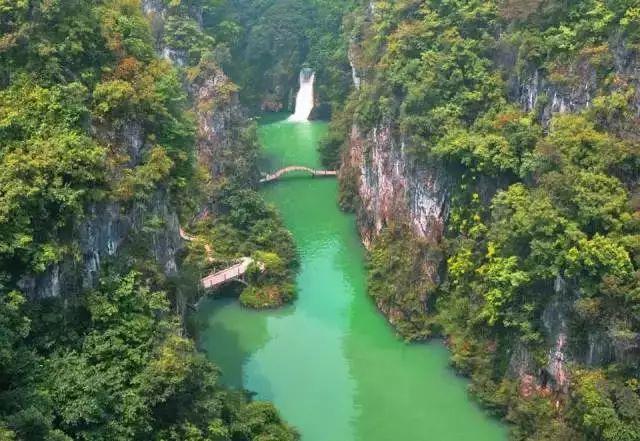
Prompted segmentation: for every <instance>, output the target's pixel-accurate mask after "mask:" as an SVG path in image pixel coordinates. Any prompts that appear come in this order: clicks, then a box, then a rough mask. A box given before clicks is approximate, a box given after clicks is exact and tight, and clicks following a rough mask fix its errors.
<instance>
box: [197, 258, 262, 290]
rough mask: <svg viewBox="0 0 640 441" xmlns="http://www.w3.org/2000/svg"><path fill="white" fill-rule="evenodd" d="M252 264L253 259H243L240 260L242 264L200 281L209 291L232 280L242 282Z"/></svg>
mask: <svg viewBox="0 0 640 441" xmlns="http://www.w3.org/2000/svg"><path fill="white" fill-rule="evenodd" d="M252 263H253V259H252V258H250V257H243V258H242V259H241V260H240V263H236V264H235V265H233V266H230V267H229V268H226V269H223V270H222V271H218V272H217V273H213V274H209V275H208V276H207V277H204V278H202V279H201V280H200V283H202V286H203V287H204V288H205V289H208V288H215V287H216V286H219V285H222V284H224V283H226V282H230V281H232V280H240V281H241V280H242V279H241V278H242V276H243V275H244V273H246V272H247V270H248V269H249V267H250V266H251V264H252Z"/></svg>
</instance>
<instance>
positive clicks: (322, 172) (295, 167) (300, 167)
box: [260, 165, 338, 183]
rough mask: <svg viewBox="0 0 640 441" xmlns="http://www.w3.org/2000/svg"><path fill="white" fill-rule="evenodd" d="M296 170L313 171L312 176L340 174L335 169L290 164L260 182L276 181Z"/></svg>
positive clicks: (265, 176)
mask: <svg viewBox="0 0 640 441" xmlns="http://www.w3.org/2000/svg"><path fill="white" fill-rule="evenodd" d="M296 171H303V172H307V173H311V176H336V175H337V174H338V172H336V171H335V170H316V169H313V168H311V167H305V166H303V165H290V166H289V167H285V168H281V169H280V170H278V171H276V172H274V173H271V174H267V175H264V176H263V178H262V179H260V183H265V182H271V181H275V180H277V179H280V178H281V177H282V176H284V175H286V174H287V173H291V172H296Z"/></svg>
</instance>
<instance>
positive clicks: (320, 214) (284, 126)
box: [197, 116, 506, 441]
mask: <svg viewBox="0 0 640 441" xmlns="http://www.w3.org/2000/svg"><path fill="white" fill-rule="evenodd" d="M259 133H260V136H259V138H260V140H261V143H262V145H263V148H264V155H265V158H264V160H263V167H265V168H266V169H270V168H272V167H273V164H278V165H279V166H281V165H286V164H289V163H296V164H300V163H302V164H305V165H307V166H309V167H312V168H314V167H318V166H319V165H320V164H319V160H318V154H317V145H318V143H319V141H320V140H321V138H322V137H323V136H324V134H325V133H326V123H322V122H312V123H294V122H291V119H290V118H289V119H286V117H283V116H280V117H277V116H276V117H268V118H265V122H264V123H261V125H260V129H259ZM261 192H262V194H263V195H264V196H265V198H266V200H267V201H270V202H273V203H274V204H275V206H276V207H277V208H278V211H279V212H280V213H281V214H282V216H283V218H284V222H285V225H286V226H287V228H288V229H289V230H290V231H291V232H292V234H293V237H294V239H295V241H296V244H297V247H298V250H299V255H300V270H299V274H298V276H297V280H296V286H297V291H298V298H297V300H296V301H295V303H294V304H293V305H291V306H286V307H284V308H281V309H278V310H276V311H252V310H247V309H245V308H243V307H241V306H240V305H238V303H237V302H236V301H235V300H226V299H223V300H211V299H207V300H203V301H202V302H201V304H200V305H199V308H198V313H197V317H198V323H200V325H199V326H200V327H201V329H200V331H199V336H200V337H199V344H200V346H201V347H202V348H203V349H204V350H205V351H206V352H207V353H208V355H209V357H210V358H211V360H212V361H214V362H215V363H216V364H217V365H218V366H220V368H221V369H222V372H223V381H224V382H225V383H226V384H228V385H230V386H233V387H239V388H246V389H248V390H251V391H253V392H255V393H256V394H257V398H258V399H263V400H269V401H271V402H273V403H274V404H275V405H276V407H277V408H278V410H279V411H280V412H281V413H282V416H283V418H284V419H285V420H286V421H287V422H289V423H291V424H293V425H294V426H295V427H296V428H297V429H298V430H299V431H300V434H301V436H302V439H303V440H308V441H326V440H333V441H349V440H370V441H377V440H379V441H384V440H390V439H407V440H418V439H437V440H442V441H447V440H451V441H464V440H469V441H471V440H478V441H480V440H483V441H484V440H487V441H489V440H491V441H499V440H503V439H506V434H505V430H504V429H503V428H501V427H500V425H499V423H498V422H497V421H494V420H491V419H490V418H488V417H487V416H486V415H483V413H482V411H481V410H480V409H479V408H478V407H477V406H476V405H475V403H473V402H472V401H470V399H469V396H468V395H467V393H466V391H465V387H464V381H463V380H462V379H460V378H458V377H457V376H456V375H455V373H454V372H453V371H452V370H450V368H449V367H448V362H447V358H448V355H447V351H446V349H445V348H444V346H443V345H441V344H439V343H430V344H415V345H409V344H406V343H405V342H403V341H402V340H400V339H398V338H397V337H396V336H395V335H394V333H393V330H392V329H391V328H390V327H389V326H388V325H387V323H385V320H384V319H383V317H381V316H380V315H379V313H378V312H377V310H376V309H375V307H374V305H373V304H372V303H371V301H370V299H369V298H368V296H367V295H366V274H365V259H364V250H363V248H362V246H361V245H360V238H359V237H358V235H357V233H356V228H355V223H354V219H353V217H352V216H350V215H345V214H343V213H340V212H339V210H338V208H337V207H336V198H337V183H336V182H335V181H333V180H329V179H327V180H325V179H322V180H321V179H312V178H309V177H308V175H307V174H305V173H304V172H301V173H300V176H299V177H296V176H288V177H284V178H282V179H281V180H279V181H278V182H276V183H272V184H269V186H267V187H265V188H263V189H262V190H261ZM324 422H330V424H326V423H324Z"/></svg>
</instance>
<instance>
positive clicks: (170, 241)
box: [19, 123, 182, 298]
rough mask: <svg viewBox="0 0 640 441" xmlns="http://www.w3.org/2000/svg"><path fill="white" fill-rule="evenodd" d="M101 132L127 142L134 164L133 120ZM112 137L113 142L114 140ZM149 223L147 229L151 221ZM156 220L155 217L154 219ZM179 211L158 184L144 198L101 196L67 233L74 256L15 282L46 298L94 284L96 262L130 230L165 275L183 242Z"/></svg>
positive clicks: (137, 151) (137, 144) (114, 250)
mask: <svg viewBox="0 0 640 441" xmlns="http://www.w3.org/2000/svg"><path fill="white" fill-rule="evenodd" d="M101 136H102V137H111V136H113V137H114V138H117V142H118V144H119V145H123V146H126V148H127V150H128V153H129V156H130V158H131V164H129V165H130V166H135V165H138V164H139V163H140V161H141V158H142V155H143V152H144V150H145V149H146V148H147V147H148V146H145V145H144V139H145V134H144V132H143V130H142V129H141V128H140V127H138V126H137V125H136V124H134V123H131V124H127V125H126V126H125V127H124V128H123V129H122V131H121V132H120V133H117V134H116V133H107V132H103V133H102V134H101ZM114 138H111V140H112V141H115V139H114ZM152 220H153V221H154V222H153V227H152V228H150V227H149V225H150V222H151V221H152ZM158 220H159V222H157V221H158ZM179 228H180V226H179V221H178V216H177V214H176V212H175V210H174V209H173V207H172V206H171V203H170V201H169V198H168V194H167V192H166V191H165V190H164V189H163V188H160V187H159V188H157V190H156V191H155V192H154V194H152V195H150V197H149V198H148V199H147V200H145V201H135V202H127V203H124V202H116V201H110V200H106V201H104V202H100V203H96V204H94V205H92V206H90V207H87V208H86V210H85V217H84V219H79V220H78V221H77V222H76V224H75V225H74V227H73V232H72V234H71V237H69V238H61V241H66V240H69V239H72V238H73V239H75V240H76V244H75V245H76V249H75V252H74V255H73V257H67V258H66V259H64V260H63V261H61V262H59V263H57V264H54V265H52V266H51V267H49V268H48V269H47V270H46V271H45V272H44V273H42V274H38V275H34V274H27V275H25V276H24V277H23V278H22V279H21V280H20V282H19V286H20V288H21V289H22V290H23V291H24V292H25V294H27V296H28V297H30V298H47V297H59V296H64V295H70V294H73V293H75V292H77V291H78V290H80V289H88V288H92V287H93V286H95V284H96V282H97V279H98V275H99V272H100V268H101V265H102V264H103V263H104V262H105V261H106V260H107V259H109V258H111V257H114V256H117V255H119V254H120V253H121V252H122V251H123V249H124V248H126V245H127V244H128V238H129V237H130V235H132V234H138V235H139V234H141V232H142V231H143V230H144V231H145V235H146V236H145V237H146V239H147V243H148V244H149V255H150V256H152V257H153V258H154V259H155V260H156V261H157V262H158V264H159V265H160V267H161V268H162V269H163V270H164V272H165V273H166V274H167V275H171V274H174V273H175V272H176V271H177V264H176V254H177V253H178V251H179V250H180V249H181V247H182V243H181V241H180V237H179V234H178V230H179Z"/></svg>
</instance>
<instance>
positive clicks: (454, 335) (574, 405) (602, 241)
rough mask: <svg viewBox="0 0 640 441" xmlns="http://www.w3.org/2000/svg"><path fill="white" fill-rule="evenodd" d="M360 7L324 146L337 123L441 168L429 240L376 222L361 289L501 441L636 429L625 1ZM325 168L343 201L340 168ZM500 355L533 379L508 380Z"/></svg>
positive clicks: (354, 198) (638, 31) (629, 436)
mask: <svg viewBox="0 0 640 441" xmlns="http://www.w3.org/2000/svg"><path fill="white" fill-rule="evenodd" d="M372 5H373V11H372V10H371V9H369V13H368V14H364V15H362V16H360V17H359V18H358V20H357V21H356V23H355V24H354V26H355V27H354V29H353V30H352V39H353V40H355V41H357V42H358V44H357V45H355V47H354V50H355V51H356V53H355V55H354V58H356V62H357V65H358V70H359V72H361V75H362V82H361V86H360V88H359V90H356V91H354V92H353V93H352V95H351V97H350V98H349V100H348V102H347V104H346V106H345V109H347V111H346V112H345V114H343V115H339V117H338V116H336V117H335V118H334V121H333V126H334V128H333V129H332V136H331V138H330V139H329V140H328V141H327V142H326V143H325V144H324V146H323V154H324V157H325V160H326V161H327V162H328V163H331V162H334V163H335V161H340V159H341V158H342V157H344V155H345V149H347V150H348V149H349V143H350V142H353V140H350V139H349V137H348V132H347V131H346V130H345V127H348V126H349V125H351V121H352V119H353V120H354V121H355V124H356V125H357V127H358V128H359V130H360V131H361V132H365V133H367V132H368V131H371V130H378V131H379V130H383V129H388V130H390V131H391V132H392V133H393V134H394V136H395V137H396V139H399V140H401V141H398V143H400V142H402V144H403V148H404V150H403V152H404V153H405V155H406V156H407V159H406V161H412V162H413V163H414V164H416V167H417V168H423V169H429V168H431V169H436V170H440V171H442V170H444V174H446V182H447V184H446V187H447V195H448V214H447V220H446V227H445V229H444V238H443V239H442V240H438V239H437V238H436V239H433V238H432V239H427V240H423V241H421V242H420V241H419V242H416V241H415V239H414V237H413V233H412V232H411V227H410V223H411V219H410V218H407V217H406V216H402V215H400V216H398V217H397V218H396V219H394V221H393V222H391V223H389V224H388V225H386V226H385V227H383V230H382V233H381V234H380V236H379V238H378V239H377V240H375V241H374V244H373V245H372V249H371V254H370V276H369V291H370V294H371V295H372V296H373V297H374V298H375V299H376V302H377V303H378V305H381V304H382V305H391V307H394V308H397V309H398V310H400V311H401V313H402V320H400V321H399V323H397V324H396V327H397V329H398V332H400V333H401V334H402V335H403V336H405V338H407V339H409V340H411V339H424V338H426V337H428V336H431V335H444V336H447V341H448V343H449V347H450V348H451V350H452V352H453V356H452V362H453V364H454V366H456V367H457V368H458V369H459V370H460V371H461V372H463V373H465V374H466V375H469V376H470V378H471V380H472V384H471V391H472V393H473V394H474V395H475V396H477V397H478V398H479V400H480V401H481V402H482V403H484V405H485V406H487V408H488V409H490V410H491V412H493V413H495V414H496V415H499V416H501V417H504V418H506V420H507V421H510V422H511V423H513V425H514V427H513V430H512V438H513V439H517V440H525V439H526V440H610V441H613V440H637V439H640V431H639V429H638V428H639V427H640V388H639V387H638V385H639V380H640V377H639V374H640V370H639V366H640V364H639V361H640V357H639V355H640V344H639V342H640V340H638V338H639V336H640V315H639V313H640V297H639V296H638V293H639V292H640V291H639V285H638V274H639V273H638V268H639V264H640V260H639V258H640V255H639V254H638V252H639V248H638V245H639V242H638V239H639V238H640V235H639V233H640V230H639V229H638V227H639V223H638V221H639V219H640V218H639V217H638V205H637V202H638V177H639V176H638V171H639V170H640V169H639V168H638V166H639V162H638V161H639V160H640V149H639V148H640V144H638V139H640V138H639V134H640V133H639V132H638V121H639V119H638V118H639V116H638V110H637V109H638V107H637V106H638V87H639V86H640V84H639V83H638V76H637V69H638V54H639V50H640V9H638V3H637V2H635V1H624V0H622V1H615V0H612V1H600V0H589V1H553V0H549V1H542V0H541V1H518V0H509V1H438V0H433V1H400V2H385V1H379V2H374V3H372ZM568 91H569V92H568ZM565 97H567V98H565ZM372 148H373V147H372ZM342 179H343V182H342V187H341V188H342V192H343V194H342V196H341V201H342V204H343V206H345V207H346V208H350V209H356V210H361V207H359V195H358V194H357V188H358V183H357V170H356V171H354V170H350V169H347V170H343V174H342ZM360 212H361V211H360ZM425 261H430V262H432V263H433V265H434V266H436V267H438V268H439V270H438V271H441V272H442V275H441V276H436V277H434V276H433V275H432V274H428V273H427V272H425V270H424V267H423V266H422V265H420V264H419V262H425ZM554 315H556V316H557V315H561V316H562V317H563V320H562V322H561V326H562V331H561V334H560V335H562V337H561V340H558V341H554V340H551V341H550V338H551V339H553V338H554V337H553V335H554V334H553V333H551V332H550V328H549V323H550V322H552V321H553V320H552V319H551V318H550V317H552V316H554ZM556 335H558V334H556ZM567 335H568V336H569V337H568V341H566V342H565V341H564V338H565V337H566V336H567ZM550 347H551V348H554V347H555V348H556V349H554V350H552V352H551V355H549V353H548V352H547V351H548V348H550ZM553 351H560V354H561V356H562V357H567V358H568V359H569V360H568V362H567V363H566V364H565V363H564V358H562V359H561V360H560V362H559V363H557V362H556V361H555V360H556V359H554V358H551V361H549V357H555V355H554V354H555V353H557V352H553ZM518 353H520V354H526V355H525V356H524V358H525V359H526V361H525V362H524V364H525V368H526V369H527V370H528V372H530V373H531V375H529V376H522V375H518V374H514V369H517V368H518V366H514V362H515V364H516V365H517V364H518V363H517V354H518ZM514 354H516V355H514ZM514 357H516V358H514ZM559 364H560V365H561V366H562V368H561V370H554V369H556V368H557V366H558V365H559ZM567 377H569V378H570V380H569V381H568V380H567Z"/></svg>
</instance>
